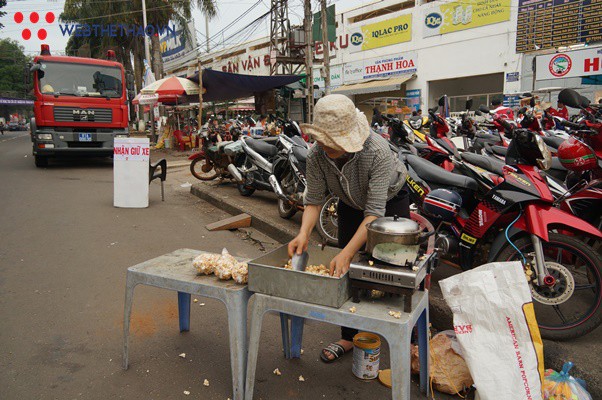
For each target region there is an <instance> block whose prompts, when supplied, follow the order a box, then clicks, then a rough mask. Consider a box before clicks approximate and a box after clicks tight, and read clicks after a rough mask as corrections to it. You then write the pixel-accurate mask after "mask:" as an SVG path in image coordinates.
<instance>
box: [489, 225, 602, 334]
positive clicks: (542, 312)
mask: <svg viewBox="0 0 602 400" xmlns="http://www.w3.org/2000/svg"><path fill="white" fill-rule="evenodd" d="M514 245H515V246H516V247H517V248H518V249H520V251H521V252H522V253H523V254H524V255H525V257H527V260H528V261H531V260H533V258H534V257H533V256H531V255H528V254H529V253H533V244H532V242H531V238H530V237H522V238H520V239H518V240H516V241H515V242H514ZM542 245H543V251H544V257H545V261H546V265H547V267H548V272H549V273H550V275H552V276H553V277H554V278H555V279H556V284H555V285H554V286H553V287H551V288H550V287H543V288H542V287H537V286H535V285H533V284H532V282H530V283H529V286H530V288H531V294H532V296H533V305H534V308H535V315H536V317H537V323H538V325H539V330H540V332H541V336H542V337H543V338H544V339H550V340H569V339H575V338H578V337H581V336H584V335H586V334H588V333H589V332H591V331H593V330H594V329H596V327H598V326H599V325H600V323H602V307H601V305H600V303H601V300H602V276H601V273H600V268H602V256H601V255H600V254H598V253H596V252H595V251H594V250H593V249H592V248H591V247H590V246H588V245H586V244H585V243H583V242H582V241H580V240H577V239H575V238H573V237H571V236H566V235H561V234H558V233H550V234H549V241H548V242H544V241H542ZM520 259H521V256H520V254H518V252H517V251H516V249H514V248H513V247H512V246H510V245H509V246H507V247H506V248H505V249H504V250H503V251H502V252H501V253H500V255H499V256H498V257H497V260H496V261H517V260H520ZM533 272H534V274H533V275H531V276H532V277H535V275H536V273H537V271H533ZM553 321H555V322H553Z"/></svg>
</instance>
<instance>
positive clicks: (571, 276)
mask: <svg viewBox="0 0 602 400" xmlns="http://www.w3.org/2000/svg"><path fill="white" fill-rule="evenodd" d="M506 128H511V126H510V125H509V124H508V126H507V127H506ZM512 135H513V140H512V142H511V144H510V148H509V149H508V155H507V159H506V163H507V164H509V165H506V166H504V167H503V170H502V172H503V175H504V180H503V181H502V182H501V183H499V184H498V185H497V186H495V187H494V188H493V189H492V190H490V191H489V192H488V193H487V194H486V196H485V197H484V198H483V199H482V200H478V199H477V196H476V192H477V190H478V183H477V181H475V180H474V179H472V178H470V177H466V176H462V175H457V174H453V173H450V172H448V171H445V170H444V169H442V168H439V167H437V166H435V165H433V164H432V163H429V162H427V161H426V160H424V159H421V158H419V157H416V156H410V155H408V156H407V160H408V165H409V169H411V170H412V171H411V172H414V173H415V174H417V175H418V176H419V179H418V180H414V179H413V182H409V181H408V184H409V185H408V186H409V189H410V193H411V196H412V199H413V200H414V202H415V203H416V204H417V205H418V207H419V209H420V210H421V212H422V213H423V215H425V216H427V217H428V218H429V219H430V220H431V222H432V223H433V225H434V226H437V225H439V228H438V239H437V247H439V248H441V249H443V257H445V258H446V259H447V260H448V261H451V262H455V263H457V264H459V266H460V267H461V268H462V269H470V268H473V267H474V266H476V265H479V264H481V263H483V262H487V261H489V262H492V261H514V260H519V261H522V263H523V265H524V267H525V274H526V276H527V279H528V280H529V284H530V287H531V292H532V295H533V299H534V303H535V309H536V314H537V320H538V322H539V325H540V331H541V333H542V336H543V337H545V338H549V339H556V340H565V339H571V338H575V337H579V336H583V335H585V334H586V333H588V332H590V331H592V330H593V329H595V328H596V327H597V326H598V325H599V324H600V323H601V322H602V309H601V307H600V302H601V300H602V276H601V273H600V268H602V256H601V255H600V254H598V253H596V251H594V250H593V249H592V248H591V247H590V246H588V245H586V244H585V243H583V242H582V241H581V240H578V239H577V238H576V236H578V235H581V236H588V237H593V238H597V240H600V239H601V238H602V233H601V232H600V231H599V230H598V229H597V228H596V227H594V226H592V225H591V224H589V223H587V222H585V221H583V220H582V219H580V218H578V217H576V216H574V215H572V214H570V213H567V212H565V211H562V210H560V209H558V208H555V207H554V201H555V199H554V197H553V195H552V193H551V192H550V189H549V187H548V185H547V184H546V181H545V179H544V177H543V176H542V175H541V174H540V172H539V169H544V170H545V169H547V167H548V166H549V164H550V162H551V156H550V153H549V150H548V148H547V146H545V144H544V143H543V140H541V136H539V135H538V134H536V133H534V132H531V131H529V130H527V129H515V130H514V131H513V132H512Z"/></svg>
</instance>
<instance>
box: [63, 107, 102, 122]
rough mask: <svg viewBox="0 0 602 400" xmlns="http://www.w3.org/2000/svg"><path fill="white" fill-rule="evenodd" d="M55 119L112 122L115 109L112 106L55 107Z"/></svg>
mask: <svg viewBox="0 0 602 400" xmlns="http://www.w3.org/2000/svg"><path fill="white" fill-rule="evenodd" d="M54 120H55V121H57V122H111V121H112V120H113V111H112V110H111V109H110V108H78V107H54Z"/></svg>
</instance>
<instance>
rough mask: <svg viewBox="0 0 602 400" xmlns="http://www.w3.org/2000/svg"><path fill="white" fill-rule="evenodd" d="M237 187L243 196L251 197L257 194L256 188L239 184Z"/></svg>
mask: <svg viewBox="0 0 602 400" xmlns="http://www.w3.org/2000/svg"><path fill="white" fill-rule="evenodd" d="M236 187H237V188H238V193H240V195H241V196H245V197H249V196H250V195H252V194H253V193H255V188H254V187H249V186H245V185H243V184H241V183H239V184H238V185H237V186H236Z"/></svg>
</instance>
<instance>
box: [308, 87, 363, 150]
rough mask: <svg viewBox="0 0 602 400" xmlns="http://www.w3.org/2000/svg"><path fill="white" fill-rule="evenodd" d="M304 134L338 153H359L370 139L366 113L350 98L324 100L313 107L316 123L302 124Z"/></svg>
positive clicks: (338, 97)
mask: <svg viewBox="0 0 602 400" xmlns="http://www.w3.org/2000/svg"><path fill="white" fill-rule="evenodd" d="M300 126H301V129H303V132H304V133H306V134H308V135H310V136H311V137H313V138H314V139H315V140H317V141H318V142H320V143H321V144H323V145H324V146H327V147H330V148H332V149H336V150H344V151H346V152H347V153H357V152H358V151H360V150H362V148H363V147H364V142H365V141H366V139H367V138H368V136H370V125H369V124H368V119H367V118H366V115H364V113H363V112H361V111H359V110H358V109H356V108H355V104H353V102H352V101H351V99H349V98H348V97H347V96H344V95H342V94H331V95H328V96H324V97H322V98H321V99H320V100H318V102H317V103H316V107H315V108H314V122H313V124H301V125H300Z"/></svg>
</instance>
